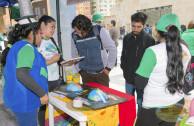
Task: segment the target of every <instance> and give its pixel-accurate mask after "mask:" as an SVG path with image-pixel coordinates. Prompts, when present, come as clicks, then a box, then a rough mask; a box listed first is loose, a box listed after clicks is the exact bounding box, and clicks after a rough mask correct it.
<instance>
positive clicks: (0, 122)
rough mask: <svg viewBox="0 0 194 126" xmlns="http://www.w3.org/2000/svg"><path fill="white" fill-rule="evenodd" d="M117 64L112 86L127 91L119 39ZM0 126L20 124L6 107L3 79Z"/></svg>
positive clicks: (114, 69)
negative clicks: (3, 96)
mask: <svg viewBox="0 0 194 126" xmlns="http://www.w3.org/2000/svg"><path fill="white" fill-rule="evenodd" d="M117 49H118V53H117V66H115V67H114V68H113V69H112V70H111V72H110V88H113V89H115V90H119V91H122V92H125V80H124V78H123V73H122V70H121V68H120V57H121V51H122V41H121V40H119V46H118V47H117ZM0 126H18V125H17V122H16V119H15V116H14V115H13V113H12V112H11V111H10V110H9V109H7V108H6V107H5V105H4V104H3V99H2V80H0Z"/></svg>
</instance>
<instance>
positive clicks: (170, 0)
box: [104, 0, 194, 32]
mask: <svg viewBox="0 0 194 126" xmlns="http://www.w3.org/2000/svg"><path fill="white" fill-rule="evenodd" d="M163 6H172V13H174V14H177V15H178V16H179V19H180V24H184V25H187V24H188V22H189V21H190V20H194V7H193V6H194V0H125V1H124V2H119V3H117V4H116V5H115V7H113V8H112V9H111V16H110V17H106V18H104V24H105V26H107V24H110V23H109V22H110V21H111V20H112V19H113V17H114V19H115V20H116V22H117V27H118V28H120V27H121V26H125V27H126V32H130V31H131V15H132V14H133V13H136V12H137V11H138V10H144V9H151V8H157V7H163ZM161 16H162V15H161Z"/></svg>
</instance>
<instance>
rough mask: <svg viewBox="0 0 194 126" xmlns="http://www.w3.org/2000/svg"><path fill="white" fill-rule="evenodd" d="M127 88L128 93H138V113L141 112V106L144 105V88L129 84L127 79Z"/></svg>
mask: <svg viewBox="0 0 194 126" xmlns="http://www.w3.org/2000/svg"><path fill="white" fill-rule="evenodd" d="M125 90H126V93H127V94H130V95H133V96H135V91H136V93H137V100H136V101H137V105H138V110H137V114H138V113H139V111H140V109H141V106H142V102H143V90H142V89H137V88H135V85H134V84H128V83H127V81H125Z"/></svg>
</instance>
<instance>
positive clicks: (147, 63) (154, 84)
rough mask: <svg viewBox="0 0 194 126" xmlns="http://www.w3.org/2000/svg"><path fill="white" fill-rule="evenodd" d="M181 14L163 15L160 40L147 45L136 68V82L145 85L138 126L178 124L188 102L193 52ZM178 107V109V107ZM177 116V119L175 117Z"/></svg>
mask: <svg viewBox="0 0 194 126" xmlns="http://www.w3.org/2000/svg"><path fill="white" fill-rule="evenodd" d="M180 31H181V29H180V24H179V18H178V16H177V15H175V14H166V15H163V16H162V17H161V18H160V19H159V21H158V23H157V26H156V32H157V35H156V36H157V38H158V40H159V42H160V44H157V45H155V46H151V47H149V48H147V49H146V51H145V53H144V56H143V58H142V60H141V63H140V66H139V68H138V69H137V71H136V74H137V76H136V78H135V85H136V87H137V88H138V89H144V94H143V103H142V108H141V110H140V112H139V114H138V118H137V121H136V124H135V126H175V124H176V121H177V118H178V115H179V114H180V113H181V111H176V112H175V111H174V110H175V109H176V108H177V105H179V104H181V105H182V106H183V104H184V84H183V82H184V81H183V79H184V74H185V71H186V68H187V66H188V64H189V61H190V58H191V55H190V52H189V49H188V48H187V46H186V45H185V44H184V43H182V41H181V38H180ZM176 110H177V109H176ZM172 115H173V116H177V118H176V117H173V118H175V119H173V118H172Z"/></svg>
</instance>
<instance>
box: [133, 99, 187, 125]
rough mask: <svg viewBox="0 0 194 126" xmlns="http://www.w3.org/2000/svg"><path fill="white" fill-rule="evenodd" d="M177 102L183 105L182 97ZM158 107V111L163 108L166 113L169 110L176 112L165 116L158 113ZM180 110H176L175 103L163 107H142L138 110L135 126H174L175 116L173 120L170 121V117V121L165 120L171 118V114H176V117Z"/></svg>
mask: <svg viewBox="0 0 194 126" xmlns="http://www.w3.org/2000/svg"><path fill="white" fill-rule="evenodd" d="M178 104H179V105H182V107H183V105H184V99H182V100H181V101H179V102H178ZM173 107H175V108H173ZM158 109H160V111H162V109H163V110H164V111H166V112H167V113H168V112H169V111H172V112H176V114H172V115H170V114H169V115H167V114H166V116H165V115H162V114H158V112H160V111H158ZM181 110H182V109H180V111H177V108H176V105H173V106H169V107H165V108H150V109H146V108H143V107H142V108H141V110H140V112H139V113H138V118H137V121H136V124H135V126H175V124H176V118H175V121H172V119H171V120H170V121H167V120H168V119H170V118H172V116H177V118H178V116H179V114H180V113H181ZM173 118H174V117H173Z"/></svg>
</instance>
